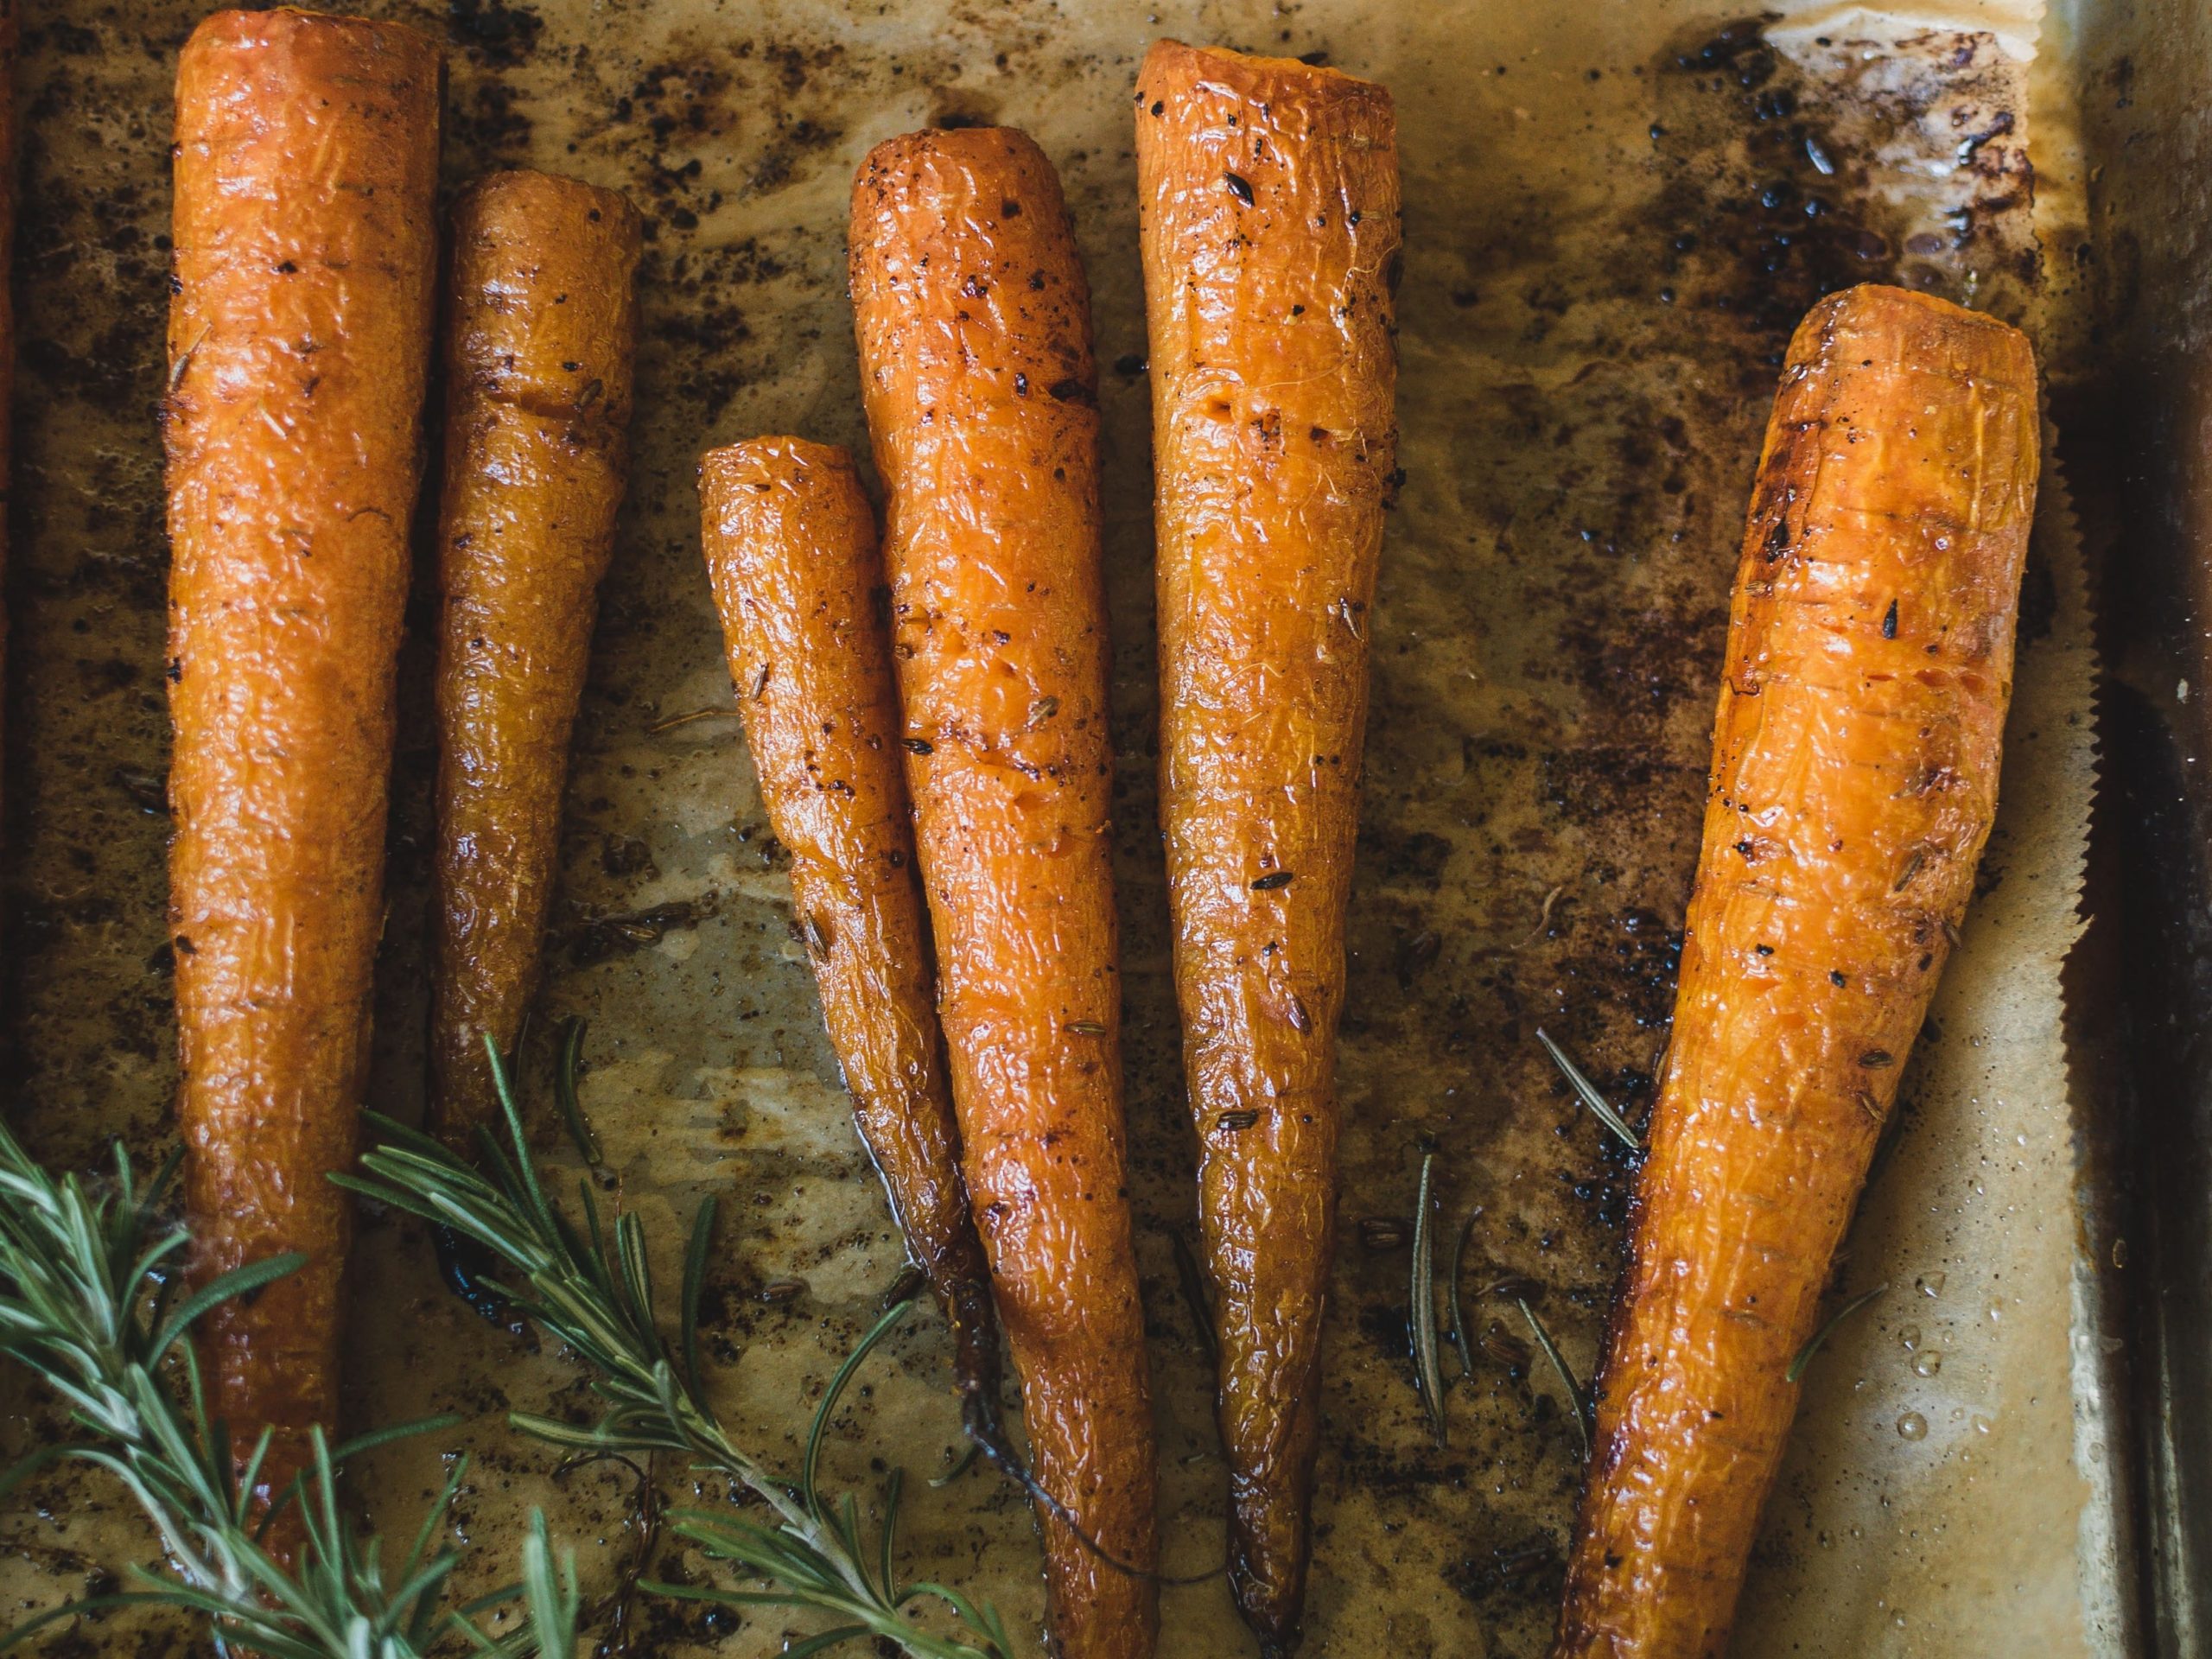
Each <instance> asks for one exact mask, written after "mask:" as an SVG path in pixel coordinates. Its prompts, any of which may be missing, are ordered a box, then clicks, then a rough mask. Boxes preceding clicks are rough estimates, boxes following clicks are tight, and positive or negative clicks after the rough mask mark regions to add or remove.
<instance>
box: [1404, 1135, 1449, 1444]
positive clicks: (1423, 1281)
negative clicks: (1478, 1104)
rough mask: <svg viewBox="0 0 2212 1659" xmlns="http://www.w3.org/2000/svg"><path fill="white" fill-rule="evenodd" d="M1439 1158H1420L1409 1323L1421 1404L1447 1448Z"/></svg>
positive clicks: (1429, 1154) (1441, 1442)
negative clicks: (1435, 1223)
mask: <svg viewBox="0 0 2212 1659" xmlns="http://www.w3.org/2000/svg"><path fill="white" fill-rule="evenodd" d="M1435 1162H1436V1154H1434V1153H1433V1152H1425V1153H1423V1154H1421V1195H1420V1197H1419V1198H1418V1199H1417V1200H1416V1202H1415V1204H1414V1271H1413V1282H1412V1284H1411V1286H1410V1287H1408V1289H1409V1306H1408V1308H1407V1310H1406V1322H1407V1324H1408V1325H1410V1326H1411V1327H1412V1329H1413V1338H1414V1370H1415V1372H1416V1374H1417V1375H1418V1376H1419V1379H1420V1383H1421V1404H1422V1406H1423V1407H1425V1408H1427V1412H1428V1426H1429V1427H1430V1428H1431V1429H1433V1430H1434V1431H1435V1434H1436V1443H1437V1444H1438V1445H1439V1446H1441V1445H1443V1444H1444V1372H1443V1370H1442V1368H1441V1367H1440V1366H1439V1365H1438V1363H1436V1259H1435V1258H1436V1243H1435V1239H1434V1238H1433V1236H1432V1229H1431V1227H1430V1224H1429V1211H1430V1209H1431V1207H1432V1206H1431V1205H1430V1202H1429V1173H1430V1170H1431V1169H1432V1167H1433V1166H1434V1164H1435Z"/></svg>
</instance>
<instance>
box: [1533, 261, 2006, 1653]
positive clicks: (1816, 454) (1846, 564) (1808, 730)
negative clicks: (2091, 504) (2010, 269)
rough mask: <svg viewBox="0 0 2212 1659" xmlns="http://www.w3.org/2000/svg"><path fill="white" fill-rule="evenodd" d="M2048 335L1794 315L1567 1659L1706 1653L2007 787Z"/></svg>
mask: <svg viewBox="0 0 2212 1659" xmlns="http://www.w3.org/2000/svg"><path fill="white" fill-rule="evenodd" d="M2037 456H2038V431H2037V404H2036V366H2035V359H2034V355H2033V353H2032V352H2031V350H2030V348H2029V346H2028V342H2027V340H2025V339H2024V338H2023V337H2022V336H2021V335H2020V334H2018V332H2017V331H2015V330H2013V329H2012V328H2008V327H2005V325H2004V324H2002V323H1999V322H1996V321H1992V320H1991V319H1989V318H1987V317H1984V316H1978V315H1974V313H1972V312H1968V311H1962V310H1961V309H1959V308H1957V307H1956V306H1954V305H1949V304H1947V303H1945V302H1943V301H1942V300H1937V299H1931V298H1929V296H1926V295H1923V294H1915V293H1907V292H1905V291H1904V290H1902V289H1894V288H1876V287H1866V288H1855V289H1851V290H1849V291H1848V292H1847V293H1843V294H1839V295H1836V296H1833V297H1831V298H1829V299H1827V300H1823V301H1822V302H1821V303H1820V304H1819V305H1818V306H1816V307H1815V308H1814V309H1813V311H1812V313H1811V315H1808V317H1807V318H1806V319H1805V321H1804V322H1803V324H1802V326H1801V327H1799V328H1798V330H1797V334H1796V338H1795V339H1794V340H1791V342H1790V346H1789V356H1788V359H1787V361H1786V365H1785V366H1784V368H1783V375H1782V390H1781V393H1780V395H1779V396H1778V397H1777V399H1776V402H1775V409H1774V417H1773V420H1772V422H1771V423H1770V424H1769V426H1768V428H1767V436H1766V451H1765V454H1764V458H1763V459H1762V460H1761V461H1760V464H1759V474H1758V484H1757V486H1756V487H1755V489H1754V491H1753V493H1752V498H1751V524H1750V529H1749V531H1748V532H1747V533H1746V535H1745V538H1744V550H1743V557H1742V562H1741V563H1740V564H1739V566H1738V571H1737V577H1736V595H1735V603H1734V607H1733V613H1732V616H1731V618H1730V622H1729V631H1728V657H1727V666H1726V678H1725V679H1724V681H1723V683H1722V685H1721V691H1720V714H1719V721H1718V724H1717V726H1716V728H1715V730H1714V733H1713V775H1712V784H1711V787H1710V789H1709V791H1708V794H1707V804H1706V817H1705V842H1704V847H1703V849H1702V852H1701V853H1700V857H1699V861H1698V875H1697V887H1696V891H1695V893H1694V895H1693V897H1692V899H1691V900H1690V909H1689V918H1688V939H1687V942H1686V944H1685V945H1684V948H1683V952H1682V967H1681V988H1680V990H1679V992H1678V994H1677V995H1676V998H1675V1026H1674V1039H1673V1042H1672V1044H1671V1046H1670V1047H1669V1051H1668V1056H1667V1065H1666V1072H1665V1076H1664V1078H1663V1080H1662V1084H1661V1088H1660V1096H1659V1103H1658V1107H1657V1109H1656V1113H1655V1116H1654V1118H1653V1123H1652V1130H1653V1133H1652V1143H1651V1152H1650V1157H1649V1161H1648V1162H1647V1163H1646V1164H1645V1165H1644V1167H1643V1173H1642V1176H1641V1178H1640V1179H1639V1181H1638V1184H1637V1208H1636V1213H1635V1219H1634V1224H1633V1230H1632V1255H1631V1258H1630V1267H1629V1271H1628V1277H1627V1281H1626V1295H1625V1300H1624V1303H1623V1305H1622V1306H1621V1308H1620V1310H1619V1312H1618V1313H1617V1315H1616V1321H1615V1325H1614V1330H1613V1334H1612V1340H1611V1349H1610V1351H1609V1353H1608V1355H1607V1357H1606V1359H1605V1369H1604V1371H1603V1374H1602V1378H1601V1389H1602V1402H1601V1404H1600V1406H1599V1414H1598V1446H1597V1451H1596V1454H1595V1457H1594V1459H1593V1460H1592V1465H1591V1471H1590V1479H1589V1489H1588V1491H1587V1492H1586V1494H1585V1496H1584V1499H1583V1505H1582V1515H1581V1521H1580V1527H1579V1528H1578V1529H1577V1533H1576V1538H1575V1544H1574V1551H1573V1560H1572V1561H1571V1563H1570V1566H1569V1568H1568V1575H1567V1599H1566V1606H1565V1609H1564V1611H1563V1612H1562V1613H1561V1616H1560V1630H1559V1640H1558V1644H1557V1646H1556V1647H1555V1648H1554V1655H1555V1656H1556V1659H1601V1656H1602V1659H1705V1656H1715V1659H1717V1656H1719V1655H1720V1654H1721V1653H1722V1652H1723V1651H1724V1650H1725V1649H1726V1646H1727V1641H1728V1630H1729V1624H1730V1622H1731V1620H1732V1618H1733V1616H1734V1611H1735V1605H1736V1597H1737V1592H1738V1589H1739V1588H1740V1587H1741V1586H1742V1583H1743V1577H1744V1567H1745V1560H1746V1558H1747V1556H1748V1555H1749V1553H1750V1550H1751V1538H1752V1533H1753V1530H1754V1529H1755V1528H1756V1526H1757V1524H1758V1514H1759V1509H1760V1506H1761V1504H1762V1503H1764V1500H1765V1497H1766V1493H1767V1489H1768V1487H1769V1486H1770V1484H1772V1482H1773V1479H1774V1474H1775V1470H1776V1467H1777V1465H1778V1464H1779V1463H1780V1461H1781V1458H1782V1452H1783V1441H1784V1439H1785V1437H1786V1436H1787V1434H1788V1433H1789V1420H1790V1418H1791V1416H1792V1415H1793V1414H1794V1413H1795V1412H1796V1404H1797V1389H1796V1384H1795V1383H1792V1382H1791V1381H1790V1380H1789V1375H1788V1374H1789V1367H1790V1362H1791V1359H1792V1357H1793V1356H1794V1355H1796V1352H1797V1351H1799V1349H1801V1348H1802V1346H1803V1345H1804V1344H1805V1342H1806V1341H1807V1340H1808V1338H1810V1337H1811V1335H1812V1333H1813V1329H1814V1325H1815V1320H1816V1319H1817V1317H1818V1313H1819V1306H1820V1298H1821V1289H1822V1287H1823V1286H1825V1285H1826V1284H1827V1279H1828V1273H1829V1268H1830V1264H1831V1262H1833V1261H1834V1255H1835V1250H1836V1246H1837V1245H1838V1244H1839V1243H1840V1242H1841V1240H1842V1237H1843V1233H1844V1229H1845V1228H1846V1226H1847V1225H1848V1224H1849V1222H1850V1219H1851V1214H1852V1210H1853V1205H1855V1204H1856V1202H1857V1200H1858V1197H1859V1188H1860V1186H1861V1185H1863V1184H1864V1182H1865V1180H1866V1168H1867V1164H1868V1160H1870V1159H1871V1158H1872V1154H1873V1151H1874V1144H1875V1141H1876V1140H1877V1139H1878V1137H1879V1135H1880V1134H1881V1131H1882V1125H1883V1122H1884V1121H1885V1119H1886V1118H1887V1117H1888V1116H1889V1112H1890V1109H1891V1105H1892V1104H1893V1103H1895V1101H1896V1098H1897V1078H1898V1076H1899V1074H1900V1072H1901V1071H1903V1070H1904V1063H1905V1058H1906V1056H1907V1054H1908V1053H1909V1052H1910V1049H1911V1047H1912V1042H1913V1039H1914V1037H1915V1036H1916V1034H1917V1033H1918V1032H1919V1030H1920V1025H1921V1021H1922V1020H1923V1017H1924V1016H1925V1015H1926V1014H1927V1012H1928V1002H1929V996H1930V995H1932V994H1933V992H1934V990H1935V988H1936V976H1937V975H1938V974H1939V973H1941V972H1942V965H1943V961H1944V958H1945V957H1947V956H1948V953H1949V950H1950V946H1951V943H1952V942H1953V941H1954V940H1955V938H1956V937H1957V926H1958V923H1959V919H1960V918H1961V916H1962V915H1963V914H1964V913H1965V911H1966V906H1967V899H1969V898H1970V897H1971V896H1972V894H1973V892H1974V866H1975V864H1976V862H1977V861H1979V859H1980V855H1981V849H1982V843H1983V842H1984V841H1986V839H1987V837H1988V835H1989V826H1990V821H1991V818H1992V817H1993V815H1994V814H1995V811H1996V807H1997V773H1998V758H1999V744H2000V741H2001V738H2002V735H2003V730H2004V724H2005V704H2006V702H2008V700H2009V699H2010V696H2011V693H2012V638H2013V625H2014V622H2015V620H2016V618H2017V614H2018V601H2019V588H2020V569H2021V563H2022V561H2023V559H2024V557H2025V555H2026V551H2027V543H2028V528H2029V522H2030V519H2031V515H2032V513H2033V511H2034V505H2035V493H2036V473H2037Z"/></svg>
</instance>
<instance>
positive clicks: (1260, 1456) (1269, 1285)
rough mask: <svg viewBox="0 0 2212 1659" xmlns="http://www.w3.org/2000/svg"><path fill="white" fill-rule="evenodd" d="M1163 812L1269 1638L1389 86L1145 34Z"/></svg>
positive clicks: (1237, 1441)
mask: <svg viewBox="0 0 2212 1659" xmlns="http://www.w3.org/2000/svg"><path fill="white" fill-rule="evenodd" d="M1137 87H1138V90H1137V105H1136V132H1137V178H1138V189H1139V201H1140V212H1141V221H1140V222H1141V237H1142V244H1143V253H1144V274H1145V308H1146V314H1147V319H1148V321H1149V324H1150V332H1151V370H1152V386H1153V435H1154V457H1155V459H1154V468H1155V492H1156V526H1157V532H1158V533H1157V542H1158V546H1159V566H1158V573H1157V576H1158V584H1159V595H1160V806H1161V817H1162V819H1163V821H1164V823H1165V825H1166V836H1167V868H1168V880H1169V889H1168V892H1169V899H1170V903H1171V906H1172V907H1173V917H1174V925H1175V982H1176V989H1177V993H1178V995H1179V1000H1180V1003H1181V1007H1182V1014H1183V1026H1184V1032H1185V1038H1184V1049H1185V1065H1186V1069H1187V1071H1188V1074H1189V1082H1190V1100H1191V1109H1192V1116H1193V1118H1194V1120H1195V1125H1196V1128H1197V1130H1198V1149H1199V1151H1198V1179H1199V1193H1200V1198H1199V1213H1200V1217H1201V1220H1202V1222H1203V1224H1204V1230H1205V1260H1206V1268H1207V1272H1208V1275H1209V1277H1210V1278H1211V1281H1212V1283H1213V1287H1214V1294H1215V1306H1216V1327H1217V1332H1218V1337H1219V1346H1220V1351H1221V1394H1220V1405H1219V1409H1220V1420H1221V1428H1222V1439H1223V1442H1224V1446H1225V1447H1226V1449H1227V1452H1228V1457H1229V1463H1230V1501H1231V1526H1230V1541H1231V1566H1232V1574H1233V1577H1232V1582H1233V1584H1234V1587H1235V1589H1236V1597H1237V1601H1238V1604H1239V1605H1240V1606H1241V1607H1242V1608H1243V1611H1244V1615H1245V1617H1246V1618H1247V1619H1248V1620H1249V1622H1250V1624H1252V1626H1253V1628H1254V1630H1255V1631H1256V1632H1257V1633H1258V1635H1259V1636H1260V1638H1261V1641H1262V1646H1263V1648H1265V1649H1266V1650H1268V1651H1269V1652H1283V1651H1287V1650H1288V1649H1290V1648H1291V1647H1292V1646H1294V1644H1295V1643H1296V1641H1297V1639H1298V1630H1299V1617H1300V1607H1301V1605H1302V1604H1303V1601H1304V1599H1305V1590H1306V1560H1307V1548H1308V1546H1307V1511H1308V1507H1309V1503H1310V1498H1311V1494H1312V1489H1313V1459H1314V1453H1315V1451H1316V1448H1317V1446H1318V1441H1319V1433H1318V1431H1319V1410H1320V1402H1319V1384H1320V1338H1321V1323H1322V1315H1323V1312H1324V1308H1325V1305H1326V1301H1327V1293H1328V1279H1329V1263H1330V1258H1331V1256H1332V1253H1333V1248H1334V1243H1335V1234H1336V1207H1337V1204H1336V1200H1337V1133H1338V1100H1337V1092H1336V1035H1337V1018H1338V1013H1339V1011H1340V1010H1341V1008H1342V1007H1343V1005H1344V903H1345V899H1346V897H1347V895H1348V893H1349V891H1350V888H1351V866H1352V843H1353V838H1354V832H1355V829H1356V827H1357V817H1358V810H1359V778H1360V750H1361V741H1362V737H1363V730H1364V728H1365V725H1366V718H1367V656H1368V636H1369V627H1368V615H1369V607H1370V604H1371V602H1372V601H1373V598H1374V593H1375V574H1376V559H1377V556H1378V553H1379V551H1380V550H1381V546H1382V541H1383V511H1384V506H1385V503H1386V499H1387V498H1388V495H1389V490H1390V487H1391V477H1392V474H1393V471H1394V468H1395V465H1396V461H1395V452H1396V429H1395V423H1394V415H1393V398H1394V395H1395V386H1396V378H1397V377H1396V363H1395V353H1394V348H1393V345H1392V304H1391V296H1390V285H1391V280H1392V277H1393V274H1394V267H1395V263H1396V259H1397V254H1398V245H1399V224H1398V219H1399V214H1398V168H1397V150H1396V140H1395V118H1394V116H1393V113H1392V108H1391V102H1390V95H1389V92H1386V91H1385V90H1384V89H1383V88H1382V87H1380V86H1375V85H1373V84H1371V83H1370V82H1367V81H1362V80H1357V79H1353V78H1352V77H1351V76H1349V75H1344V74H1339V73H1336V72H1335V71H1333V70H1330V69H1324V68H1314V67H1309V66H1308V65H1306V64H1303V63H1299V62H1296V61H1294V60H1286V59H1280V58H1253V57H1246V56H1243V55H1241V54H1236V53H1232V52H1223V51H1214V50H1208V49H1205V48H1192V47H1188V46H1184V45H1181V44H1179V42H1176V41H1162V42H1160V44H1159V45H1157V46H1155V47H1154V48H1152V51H1151V52H1150V54H1148V55H1147V57H1146V59H1145V62H1144V67H1143V69H1142V71H1141V73H1140V74H1139V76H1138V81H1137Z"/></svg>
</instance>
